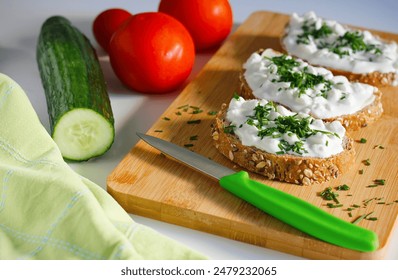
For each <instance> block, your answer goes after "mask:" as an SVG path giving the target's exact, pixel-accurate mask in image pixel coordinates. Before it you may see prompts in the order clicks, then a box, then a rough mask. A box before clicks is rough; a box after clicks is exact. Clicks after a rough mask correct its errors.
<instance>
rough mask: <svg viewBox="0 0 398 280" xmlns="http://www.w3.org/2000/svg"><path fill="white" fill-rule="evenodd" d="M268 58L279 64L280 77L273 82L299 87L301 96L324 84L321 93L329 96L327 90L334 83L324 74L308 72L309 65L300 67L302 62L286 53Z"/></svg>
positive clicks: (278, 72) (325, 96)
mask: <svg viewBox="0 0 398 280" xmlns="http://www.w3.org/2000/svg"><path fill="white" fill-rule="evenodd" d="M266 59H269V60H270V61H271V62H272V63H273V64H274V65H276V66H277V74H278V75H279V79H274V80H272V82H274V83H276V82H288V83H290V88H297V89H298V90H299V97H300V96H301V95H302V94H304V93H305V92H306V90H307V89H314V87H315V86H316V85H319V84H324V87H323V89H322V90H320V94H319V95H320V96H322V97H324V98H327V92H328V91H329V90H330V89H331V88H332V85H333V83H332V82H331V81H330V80H326V79H325V77H323V76H322V75H314V74H311V73H308V72H307V67H305V68H304V69H298V67H299V66H300V63H299V62H298V61H296V60H295V59H293V58H288V57H287V56H286V55H281V56H274V57H272V58H269V57H266Z"/></svg>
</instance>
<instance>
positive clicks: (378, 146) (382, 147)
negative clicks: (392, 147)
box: [373, 145, 384, 150]
mask: <svg viewBox="0 0 398 280" xmlns="http://www.w3.org/2000/svg"><path fill="white" fill-rule="evenodd" d="M376 148H379V149H381V150H382V149H384V146H382V145H376V146H374V147H373V149H376Z"/></svg>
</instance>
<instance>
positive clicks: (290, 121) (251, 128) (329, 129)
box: [225, 97, 345, 158]
mask: <svg viewBox="0 0 398 280" xmlns="http://www.w3.org/2000/svg"><path fill="white" fill-rule="evenodd" d="M226 120H227V121H228V122H229V123H230V125H229V126H228V127H225V130H227V131H229V132H231V133H232V132H233V133H235V135H236V136H237V137H238V138H239V139H240V141H241V142H242V144H243V145H245V146H254V147H257V148H258V149H261V150H263V151H265V152H268V153H273V154H291V155H296V156H303V157H319V158H327V157H330V156H333V155H336V154H338V153H341V152H342V151H343V150H344V148H343V139H344V136H345V129H344V127H343V126H342V125H341V123H340V122H338V121H334V122H330V123H326V122H323V121H322V120H319V119H314V118H312V117H311V116H309V115H306V114H302V113H299V114H298V113H294V112H291V111H290V110H288V109H286V108H285V107H283V106H281V105H276V104H275V103H273V102H270V101H267V100H264V99H261V100H254V99H252V100H245V99H243V98H242V97H234V98H233V99H232V100H231V102H230V104H229V108H228V111H227V114H226Z"/></svg>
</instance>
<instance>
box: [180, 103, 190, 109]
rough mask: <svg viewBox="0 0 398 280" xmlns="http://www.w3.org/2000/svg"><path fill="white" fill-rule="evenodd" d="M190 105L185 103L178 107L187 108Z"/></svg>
mask: <svg viewBox="0 0 398 280" xmlns="http://www.w3.org/2000/svg"><path fill="white" fill-rule="evenodd" d="M188 107H189V105H188V104H185V105H182V106H180V107H177V109H185V108H188Z"/></svg>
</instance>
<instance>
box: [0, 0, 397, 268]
mask: <svg viewBox="0 0 398 280" xmlns="http://www.w3.org/2000/svg"><path fill="white" fill-rule="evenodd" d="M230 2H231V5H232V9H233V14H234V28H236V27H237V26H238V25H239V24H241V23H242V22H243V21H244V20H245V19H246V18H247V17H248V16H249V15H250V14H251V13H252V12H255V11H257V10H268V11H274V12H280V13H286V14H290V13H292V12H297V13H299V14H302V13H304V12H307V11H310V10H313V11H315V12H316V13H317V14H318V15H320V16H323V17H326V18H330V19H335V20H338V21H340V22H342V23H347V24H352V25H357V26H362V27H367V28H372V29H377V30H383V31H387V32H392V33H394V32H395V33H397V28H398V16H397V11H398V1H396V0H378V1H374V0H373V1H372V0H365V1H359V0H356V1H352V0H334V1H319V0H311V1H309V0H302V1H299V0H279V1H276V0H274V1H271V0H246V1H244V0H231V1H230ZM158 3H159V1H155V0H149V1H142V0H129V1H126V0H116V1H115V0H97V1H94V0H69V1H56V0H52V1H50V0H47V1H46V0H36V1H32V0H1V1H0V72H2V73H4V74H7V75H9V76H10V77H12V78H13V79H14V80H16V81H17V82H18V83H19V84H20V85H21V86H22V88H24V90H25V91H26V93H27V95H28V97H29V99H30V101H31V102H32V105H33V107H34V108H35V110H36V112H37V114H38V115H39V118H40V120H41V121H42V123H43V125H44V126H45V127H46V128H47V130H49V122H48V115H47V107H46V101H45V97H44V92H43V88H42V85H41V81H40V76H39V72H38V68H37V63H36V59H35V50H36V42H37V37H38V34H39V31H40V27H41V24H42V23H43V22H44V21H45V19H46V18H48V17H50V16H52V15H56V14H58V15H62V16H65V17H67V18H69V19H70V20H71V21H72V23H73V24H74V25H75V26H76V27H78V28H79V29H80V30H81V31H82V32H83V33H85V34H86V36H87V37H88V38H89V39H90V41H91V42H92V43H93V45H94V46H95V47H96V48H97V49H98V54H99V56H100V60H101V63H102V65H103V70H104V74H105V76H106V80H107V83H108V87H109V93H110V97H111V102H112V108H113V111H114V116H115V127H116V138H115V142H114V144H113V146H112V148H111V150H110V151H108V153H107V154H106V155H104V156H103V157H101V158H98V159H96V160H92V161H88V162H84V163H78V164H77V163H74V164H71V166H72V168H73V169H74V170H76V172H78V173H79V174H81V175H83V176H85V177H87V178H89V179H91V180H92V181H94V182H95V183H97V184H98V185H99V186H101V187H103V188H104V189H106V177H107V175H108V174H109V173H110V172H111V171H112V170H113V169H114V168H115V167H116V165H117V164H118V163H119V162H120V161H121V159H122V158H123V157H124V155H125V154H126V153H127V152H128V151H129V150H130V149H131V148H132V147H133V145H134V144H135V143H136V142H137V141H138V139H137V136H136V135H135V132H136V131H140V132H146V131H147V130H148V129H149V128H150V127H151V126H152V124H153V123H154V122H155V121H156V120H157V119H158V117H159V116H160V115H161V114H162V112H163V111H164V110H165V109H166V108H167V107H168V106H169V105H170V103H171V102H172V101H173V100H174V99H175V98H176V97H177V96H178V94H179V92H180V91H181V89H180V90H178V91H175V92H172V93H169V94H163V95H143V94H140V93H137V92H133V91H131V90H128V89H126V88H125V87H124V86H123V85H122V84H121V83H120V82H119V81H118V80H117V78H116V77H115V76H114V74H113V71H112V69H111V68H110V66H109V62H108V57H107V56H106V54H105V53H104V52H103V51H102V50H101V49H100V48H99V46H98V44H97V43H96V42H95V40H94V37H93V34H92V31H91V26H92V22H93V20H94V18H95V16H96V15H98V14H99V13H100V12H101V11H103V10H105V9H109V8H114V7H118V8H124V9H126V10H129V11H130V12H131V13H135V14H136V13H140V12H146V11H156V10H157V7H158ZM211 55H212V54H199V55H197V57H196V63H195V66H194V69H193V71H192V74H191V75H190V77H189V78H188V80H187V82H189V81H191V80H192V79H193V78H194V77H195V75H196V74H197V73H198V72H199V71H200V70H201V68H202V67H203V66H204V65H205V63H206V62H207V61H208V60H209V59H210V58H211ZM0 125H1V120H0ZM131 217H132V218H133V219H134V220H135V221H137V222H139V223H142V224H145V225H147V226H150V227H152V228H154V229H155V230H158V231H159V232H161V233H163V234H165V235H167V236H169V237H171V238H173V239H176V240H178V241H180V242H181V243H184V244H186V245H187V246H190V247H191V248H194V249H196V250H198V251H200V252H202V253H204V254H206V255H207V256H208V257H209V258H210V259H218V260H220V259H274V260H284V259H291V260H294V259H301V258H299V257H297V256H293V255H289V254H284V253H280V252H277V251H274V250H269V249H265V248H261V247H257V246H253V245H250V244H245V243H242V242H237V241H233V240H230V239H226V238H223V237H219V236H215V235H212V234H207V233H203V232H199V231H196V230H191V229H188V228H184V227H180V226H175V225H171V224H167V223H164V222H160V221H156V220H152V219H148V218H144V217H140V216H137V215H131ZM386 259H398V230H395V231H394V234H393V236H392V238H391V241H390V243H389V246H388V252H387V255H386Z"/></svg>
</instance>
